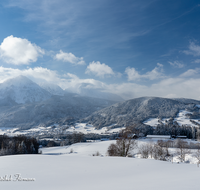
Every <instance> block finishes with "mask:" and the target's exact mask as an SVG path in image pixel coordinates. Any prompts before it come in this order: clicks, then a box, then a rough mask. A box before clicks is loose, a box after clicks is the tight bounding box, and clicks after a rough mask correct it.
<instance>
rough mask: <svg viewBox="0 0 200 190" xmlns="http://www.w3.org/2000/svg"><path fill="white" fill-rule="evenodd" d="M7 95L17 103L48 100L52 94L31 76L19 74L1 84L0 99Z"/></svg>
mask: <svg viewBox="0 0 200 190" xmlns="http://www.w3.org/2000/svg"><path fill="white" fill-rule="evenodd" d="M6 97H10V98H11V99H12V100H14V101H15V102H17V103H31V102H39V101H43V100H46V99H48V98H50V97H51V94H50V93H49V92H47V91H46V90H44V89H43V88H41V87H40V86H39V85H38V84H36V83H35V82H33V81H32V80H30V79H29V78H27V77H25V76H23V75H19V76H17V77H15V78H11V79H8V80H6V81H5V82H4V83H1V84H0V99H4V98H6Z"/></svg>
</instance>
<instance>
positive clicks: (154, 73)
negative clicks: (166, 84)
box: [125, 63, 164, 81]
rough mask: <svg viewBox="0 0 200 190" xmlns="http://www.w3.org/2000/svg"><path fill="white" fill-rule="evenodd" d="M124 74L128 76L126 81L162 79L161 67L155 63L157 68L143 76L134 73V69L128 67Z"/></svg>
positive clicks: (136, 72)
mask: <svg viewBox="0 0 200 190" xmlns="http://www.w3.org/2000/svg"><path fill="white" fill-rule="evenodd" d="M125 73H126V74H127V76H128V81H134V80H140V79H149V80H155V79H159V78H163V77H164V74H163V65H162V64H160V63H157V67H155V68H154V69H153V70H152V71H149V72H147V73H145V74H143V75H141V74H139V72H138V71H136V70H135V68H130V67H127V68H126V70H125Z"/></svg>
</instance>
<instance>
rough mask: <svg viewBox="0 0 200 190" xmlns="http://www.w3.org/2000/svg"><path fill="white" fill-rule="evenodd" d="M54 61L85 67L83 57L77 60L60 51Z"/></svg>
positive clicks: (71, 55) (69, 54) (73, 56)
mask: <svg viewBox="0 0 200 190" xmlns="http://www.w3.org/2000/svg"><path fill="white" fill-rule="evenodd" d="M55 59H57V60H61V61H64V62H68V63H72V64H74V65H85V61H84V60H83V57H80V58H79V57H76V56H75V55H74V54H72V53H65V52H63V51H62V50H60V53H58V54H56V56H55Z"/></svg>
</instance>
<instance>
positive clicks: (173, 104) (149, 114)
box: [81, 97, 200, 129]
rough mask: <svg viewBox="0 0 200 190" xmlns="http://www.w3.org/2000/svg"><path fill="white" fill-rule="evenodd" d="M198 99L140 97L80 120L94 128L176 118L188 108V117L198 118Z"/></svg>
mask: <svg viewBox="0 0 200 190" xmlns="http://www.w3.org/2000/svg"><path fill="white" fill-rule="evenodd" d="M199 104H200V101H197V100H190V99H180V100H179V99H176V100H173V99H168V98H157V97H141V98H135V99H132V100H127V101H124V102H120V103H116V104H114V105H111V106H110V107H107V108H104V109H102V110H99V111H97V112H95V113H93V114H92V115H90V116H89V117H86V118H85V119H83V120H81V122H87V123H89V124H92V125H93V126H94V127H96V128H99V129H100V128H102V127H105V126H112V125H113V126H114V127H122V126H129V125H132V124H134V123H143V122H144V121H146V120H148V119H150V118H159V119H161V120H162V119H164V118H176V116H177V115H178V114H179V111H180V110H188V111H190V112H191V114H190V115H188V118H189V119H192V118H193V119H198V118H200V108H199V107H198V106H196V105H199Z"/></svg>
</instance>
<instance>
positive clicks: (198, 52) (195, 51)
mask: <svg viewBox="0 0 200 190" xmlns="http://www.w3.org/2000/svg"><path fill="white" fill-rule="evenodd" d="M183 53H185V54H186V55H193V56H200V46H198V45H196V44H195V43H194V42H190V45H189V50H184V51H183Z"/></svg>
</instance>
